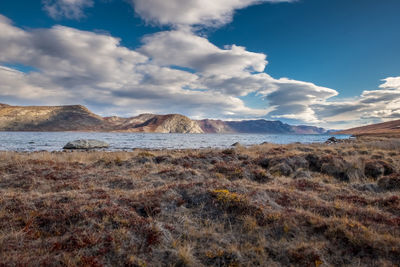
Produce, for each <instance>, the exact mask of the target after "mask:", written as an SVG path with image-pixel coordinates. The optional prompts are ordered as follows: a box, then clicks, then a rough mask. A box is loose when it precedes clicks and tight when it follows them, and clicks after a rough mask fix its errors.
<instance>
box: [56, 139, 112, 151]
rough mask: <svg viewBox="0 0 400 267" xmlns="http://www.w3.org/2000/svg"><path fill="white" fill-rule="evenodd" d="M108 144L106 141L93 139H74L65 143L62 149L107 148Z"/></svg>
mask: <svg viewBox="0 0 400 267" xmlns="http://www.w3.org/2000/svg"><path fill="white" fill-rule="evenodd" d="M109 146H110V145H109V144H107V143H106V142H103V141H99V140H93V139H88V140H86V139H82V140H75V141H72V142H69V143H67V144H66V145H65V146H64V147H63V148H64V149H95V148H108V147H109Z"/></svg>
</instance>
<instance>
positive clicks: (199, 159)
mask: <svg viewBox="0 0 400 267" xmlns="http://www.w3.org/2000/svg"><path fill="white" fill-rule="evenodd" d="M399 149H400V139H397V138H383V137H360V138H358V139H357V140H352V141H347V142H344V143H338V144H330V145H328V144H308V145H306V144H289V145H275V144H264V145H256V146H250V147H242V146H240V145H239V146H236V147H233V148H229V149H197V150H195V149H192V150H159V151H153V150H152V151H150V150H145V149H137V150H135V151H133V152H95V151H92V152H84V151H81V152H79V151H77V152H32V153H18V152H0V265H5V266H15V265H35V266H37V265H48V266H59V265H64V266H103V265H113V266H158V265H170V266H195V265H197V266H201V265H209V266H215V265H218V266H243V265H244V266H254V265H260V266H281V265H283V266H288V265H295V266H354V265H357V266H358V265H359V266H396V264H398V263H399V262H400V227H399V226H400V197H399V191H400V174H399V173H400V152H399V151H400V150H399Z"/></svg>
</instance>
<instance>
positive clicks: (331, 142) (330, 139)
mask: <svg viewBox="0 0 400 267" xmlns="http://www.w3.org/2000/svg"><path fill="white" fill-rule="evenodd" d="M336 143H340V140H338V139H337V138H336V137H334V136H332V137H331V138H329V139H328V140H326V142H325V144H328V145H329V144H336Z"/></svg>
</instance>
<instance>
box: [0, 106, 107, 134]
mask: <svg viewBox="0 0 400 267" xmlns="http://www.w3.org/2000/svg"><path fill="white" fill-rule="evenodd" d="M103 129H105V125H104V120H103V118H102V117H100V116H98V115H96V114H93V113H92V112H90V111H89V110H88V109H87V108H85V107H84V106H80V105H75V106H50V107H49V106H24V107H22V106H8V105H4V104H2V105H0V130H1V131H79V130H90V131H99V130H103Z"/></svg>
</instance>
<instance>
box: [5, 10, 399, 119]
mask: <svg viewBox="0 0 400 267" xmlns="http://www.w3.org/2000/svg"><path fill="white" fill-rule="evenodd" d="M0 32H1V33H2V34H1V35H0V80H1V83H0V100H1V101H3V102H6V101H5V100H9V101H11V102H15V103H17V102H18V103H20V102H24V103H29V104H49V105H54V104H76V103H80V104H86V105H88V106H89V107H90V108H92V109H93V110H94V111H96V112H101V113H102V114H104V115H105V114H108V115H110V114H111V113H117V114H118V115H137V114H138V113H139V112H143V111H146V112H155V113H171V112H173V113H182V114H185V115H188V116H191V117H193V118H205V117H210V118H237V119H241V118H257V117H258V118H259V117H266V118H276V119H282V118H286V119H293V120H298V121H305V122H309V123H318V124H321V123H325V125H328V126H329V125H347V126H351V125H349V123H352V122H357V123H363V122H371V121H374V122H375V121H377V120H389V119H393V118H400V77H390V78H387V79H384V80H383V81H384V83H383V84H382V85H381V86H380V89H378V90H371V91H364V92H363V93H362V95H361V96H359V97H358V98H354V99H352V100H347V101H341V102H339V101H330V98H331V97H333V96H336V95H337V94H338V93H337V92H336V91H335V90H332V89H329V88H326V87H321V86H317V85H315V84H313V83H308V82H302V81H296V80H291V79H288V78H281V79H274V78H273V77H271V76H270V75H268V74H267V73H265V72H264V69H265V67H266V65H267V63H268V62H267V60H266V55H265V54H261V53H252V52H249V51H247V50H246V49H245V48H244V47H241V46H236V45H231V46H226V47H223V48H220V47H217V46H215V45H213V44H212V43H210V42H209V41H208V40H207V39H206V38H204V37H200V36H197V35H195V34H194V33H192V32H190V31H182V30H173V31H165V32H160V33H156V34H153V35H149V36H146V37H145V38H144V39H143V45H142V46H141V47H139V48H138V49H137V50H132V49H128V48H126V47H123V46H121V44H120V40H119V39H118V38H115V37H112V36H109V35H106V34H99V33H93V32H88V31H81V30H77V29H73V28H69V27H63V26H55V27H52V28H50V29H33V30H29V31H26V30H22V29H21V28H18V27H15V26H13V25H12V22H11V21H10V20H9V19H7V18H6V17H4V16H1V15H0ZM13 65H23V66H30V67H32V68H31V69H32V70H31V71H29V72H27V73H24V72H20V71H17V70H16V69H13V67H12V66H13ZM6 66H7V67H6ZM249 93H254V94H256V95H258V96H259V97H260V99H261V98H263V99H264V101H265V102H264V103H265V108H251V107H249V106H246V104H245V102H244V101H242V100H241V99H240V98H239V97H240V96H246V95H247V94H249ZM1 101H0V102H1Z"/></svg>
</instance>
